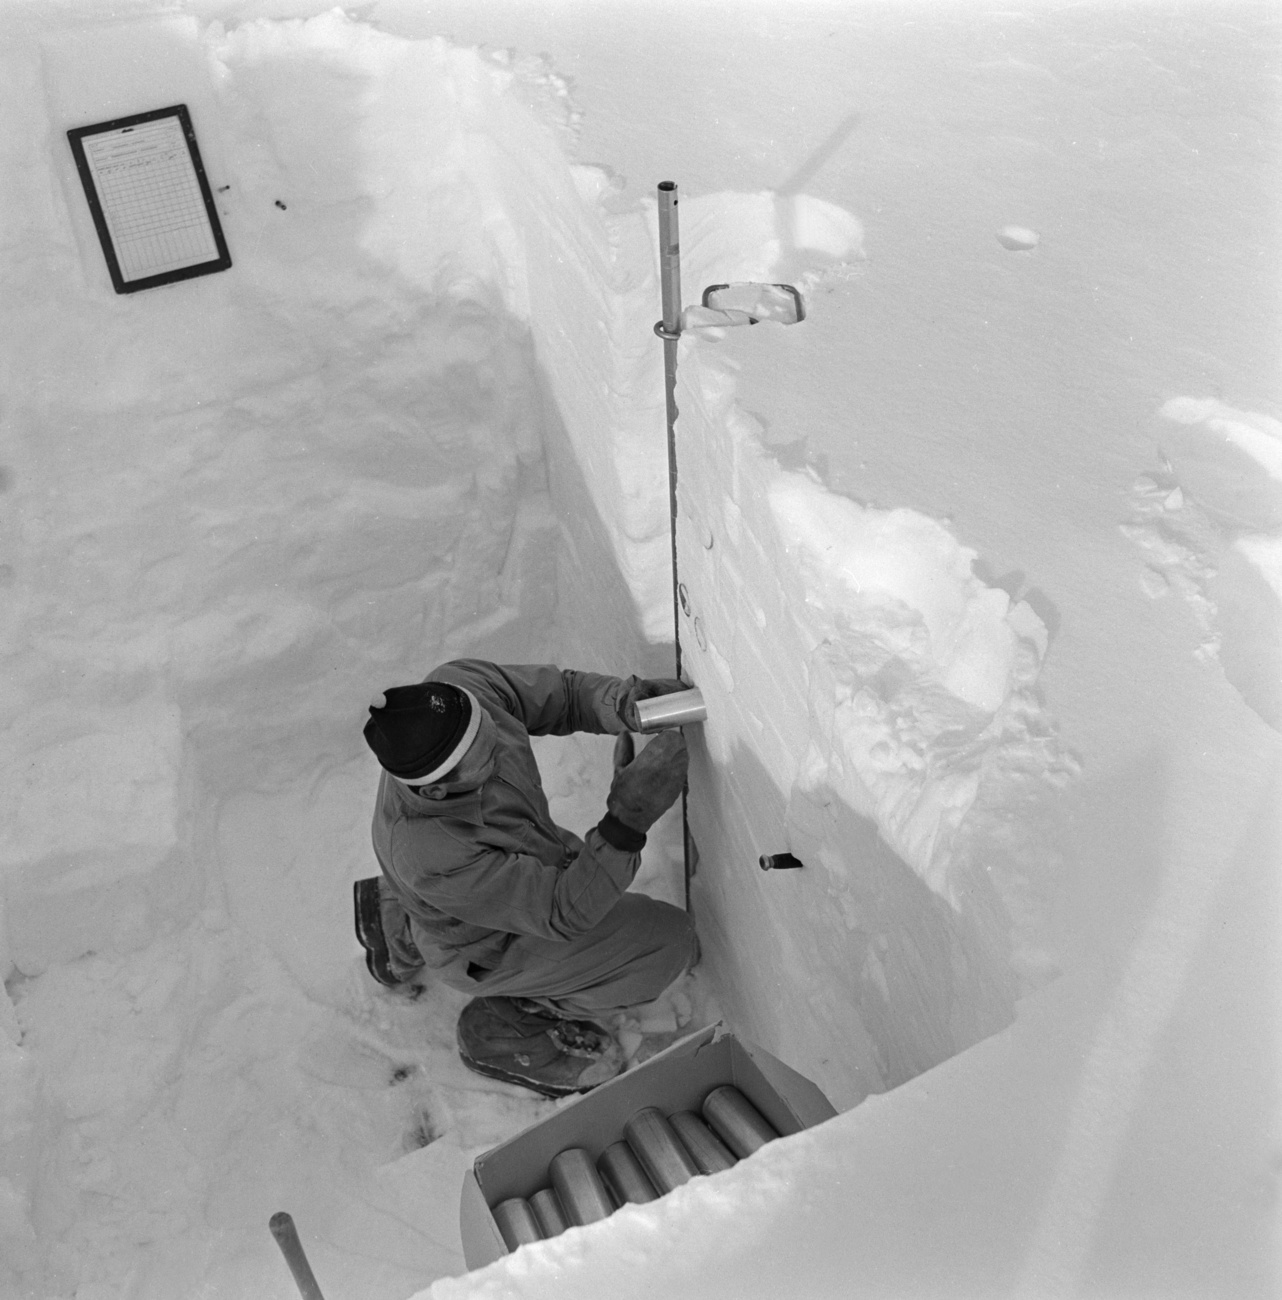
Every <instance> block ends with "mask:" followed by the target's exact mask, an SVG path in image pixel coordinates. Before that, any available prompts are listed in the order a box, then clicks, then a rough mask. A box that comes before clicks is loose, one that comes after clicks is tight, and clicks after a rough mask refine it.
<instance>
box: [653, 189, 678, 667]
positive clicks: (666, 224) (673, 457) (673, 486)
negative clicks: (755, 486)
mask: <svg viewBox="0 0 1282 1300" xmlns="http://www.w3.org/2000/svg"><path fill="white" fill-rule="evenodd" d="M659 287H660V291H661V293H662V295H663V320H662V321H661V322H660V325H661V326H662V329H661V330H658V331H656V333H658V334H659V337H660V338H662V339H663V378H664V387H665V392H666V396H667V408H668V511H669V514H670V516H671V524H672V636H673V641H674V643H675V645H676V659H677V676H678V677H680V676H681V599H680V594H679V593H680V579H679V577H678V575H677V414H678V412H677V338H678V336H679V335H680V333H681V238H680V230H679V227H678V222H677V183H676V181H660V182H659Z"/></svg>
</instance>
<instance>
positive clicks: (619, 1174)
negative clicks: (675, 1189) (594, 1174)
mask: <svg viewBox="0 0 1282 1300" xmlns="http://www.w3.org/2000/svg"><path fill="white" fill-rule="evenodd" d="M596 1167H597V1169H598V1170H599V1171H600V1174H601V1181H602V1182H604V1183H605V1185H606V1186H607V1187H608V1188H609V1189H610V1192H611V1194H612V1195H613V1196H614V1199H615V1200H616V1201H617V1202H618V1203H619V1204H620V1205H627V1204H628V1203H629V1202H631V1203H632V1204H634V1205H644V1204H645V1203H646V1202H647V1201H657V1200H658V1199H659V1193H658V1192H656V1191H655V1190H654V1184H653V1183H652V1182H651V1181H650V1180H649V1179H648V1178H647V1177H646V1176H645V1170H644V1169H642V1168H641V1165H640V1164H639V1162H638V1161H637V1158H636V1156H635V1155H633V1154H632V1148H631V1147H630V1146H628V1144H627V1143H626V1142H616V1143H615V1144H614V1145H613V1146H608V1147H606V1149H605V1150H604V1151H603V1152H602V1153H601V1159H600V1160H598V1161H597V1162H596Z"/></svg>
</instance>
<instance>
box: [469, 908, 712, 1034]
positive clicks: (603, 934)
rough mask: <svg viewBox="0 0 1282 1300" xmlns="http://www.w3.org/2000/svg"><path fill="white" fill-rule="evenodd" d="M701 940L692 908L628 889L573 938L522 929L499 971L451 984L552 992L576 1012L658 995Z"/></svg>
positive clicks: (477, 989) (490, 991)
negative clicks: (538, 934) (536, 934)
mask: <svg viewBox="0 0 1282 1300" xmlns="http://www.w3.org/2000/svg"><path fill="white" fill-rule="evenodd" d="M697 954H698V940H697V939H696V938H695V932H694V925H693V923H692V922H691V920H690V917H689V916H688V914H687V913H685V912H683V911H682V910H681V909H680V908H677V907H673V906H672V905H671V904H669V903H661V902H659V901H657V900H656V899H653V898H647V897H646V896H645V895H644V894H624V895H623V897H622V898H621V899H619V901H618V902H617V903H616V904H615V905H614V907H612V908H611V909H610V911H609V912H608V913H607V914H606V916H605V917H604V918H603V919H602V920H601V922H600V923H599V924H598V925H596V926H594V927H593V929H591V930H590V931H588V933H587V934H584V935H580V936H578V937H577V938H575V939H569V940H564V941H558V940H554V939H540V938H534V937H532V936H529V935H522V936H520V937H518V938H517V939H515V940H514V941H513V943H512V944H511V946H510V947H509V948H508V949H507V951H506V952H505V953H504V954H503V957H502V960H501V962H500V964H499V966H498V968H497V969H496V970H493V971H489V972H482V973H480V978H478V979H467V977H465V976H461V975H458V974H455V975H454V976H453V978H451V979H449V983H450V984H451V985H452V986H453V987H456V988H463V989H464V990H465V991H467V992H470V993H473V994H475V995H476V996H479V997H525V998H548V999H551V1000H552V1001H554V1002H555V1003H556V1004H557V1006H558V1007H560V1008H562V1009H564V1010H566V1011H570V1012H573V1013H575V1014H577V1015H582V1014H588V1015H591V1014H595V1013H600V1012H603V1011H613V1010H617V1009H620V1008H623V1007H630V1006H636V1005H637V1004H638V1003H641V1002H650V1001H652V1000H653V999H654V998H657V997H658V996H659V994H660V993H662V992H663V990H664V989H665V988H667V987H668V985H669V984H671V983H672V982H673V980H675V979H677V978H678V977H679V976H680V975H681V974H682V972H683V971H684V970H686V968H687V967H688V966H690V965H692V964H693V963H694V961H695V960H696V957H697Z"/></svg>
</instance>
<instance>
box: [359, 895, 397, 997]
mask: <svg viewBox="0 0 1282 1300" xmlns="http://www.w3.org/2000/svg"><path fill="white" fill-rule="evenodd" d="M378 882H379V877H378V876H370V877H369V878H368V879H367V880H358V881H357V882H356V883H355V884H354V885H353V886H352V902H353V904H354V907H355V911H356V939H357V942H358V943H359V944H360V945H361V947H362V948H364V949H365V965H366V966H368V967H369V973H370V974H371V975H372V976H373V977H374V978H375V979H376V980H377V981H378V982H379V983H380V984H382V985H384V986H385V987H387V988H389V989H394V988H399V987H400V986H401V983H402V981H401V980H399V979H397V977H396V975H395V974H394V972H393V971H392V959H391V954H390V953H389V952H388V950H387V939H386V937H385V936H384V934H383V913H382V908H381V907H380V905H379V897H380V895H379V884H378Z"/></svg>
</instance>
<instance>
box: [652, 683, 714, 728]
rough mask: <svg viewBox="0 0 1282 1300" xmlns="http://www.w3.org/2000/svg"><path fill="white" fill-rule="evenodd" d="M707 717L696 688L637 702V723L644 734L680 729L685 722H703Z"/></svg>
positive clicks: (701, 696) (700, 693)
mask: <svg viewBox="0 0 1282 1300" xmlns="http://www.w3.org/2000/svg"><path fill="white" fill-rule="evenodd" d="M707 716H708V709H707V706H706V705H705V704H704V702H703V692H702V691H700V690H699V688H698V687H697V686H692V687H691V688H690V689H689V690H688V691H673V692H672V694H671V695H655V696H652V697H651V698H650V699H648V700H638V701H637V721H638V722H639V723H640V724H641V730H642V731H645V732H649V731H661V730H662V729H663V728H664V727H681V726H684V725H685V724H686V723H687V722H703V721H704V720H705V719H706V718H707Z"/></svg>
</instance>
